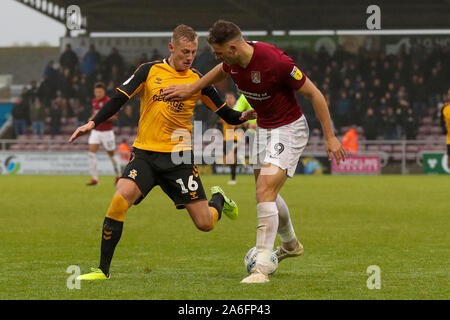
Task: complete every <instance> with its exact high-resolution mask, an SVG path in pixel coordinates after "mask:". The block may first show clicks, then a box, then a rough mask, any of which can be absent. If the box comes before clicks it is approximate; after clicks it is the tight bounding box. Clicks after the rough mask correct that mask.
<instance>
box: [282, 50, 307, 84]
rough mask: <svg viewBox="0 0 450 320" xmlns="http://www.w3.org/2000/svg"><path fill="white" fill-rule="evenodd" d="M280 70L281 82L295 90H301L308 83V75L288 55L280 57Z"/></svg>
mask: <svg viewBox="0 0 450 320" xmlns="http://www.w3.org/2000/svg"><path fill="white" fill-rule="evenodd" d="M278 70H279V77H280V80H281V82H282V83H284V84H285V85H287V86H289V87H290V88H292V89H294V90H298V89H300V88H301V87H302V86H303V84H304V83H305V81H306V75H305V74H304V73H303V72H302V71H301V70H300V68H299V67H298V66H297V65H296V64H295V62H294V61H293V60H292V58H291V57H289V56H288V55H287V54H286V53H283V54H282V55H281V56H280V61H279V68H278Z"/></svg>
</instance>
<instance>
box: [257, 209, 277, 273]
mask: <svg viewBox="0 0 450 320" xmlns="http://www.w3.org/2000/svg"><path fill="white" fill-rule="evenodd" d="M257 214H258V228H257V230H256V251H257V255H256V265H257V266H258V267H259V269H260V271H261V272H263V273H265V274H267V273H268V268H269V266H270V256H271V255H272V250H273V245H274V243H275V238H276V236H277V229H278V209H277V205H276V203H275V202H260V203H258V205H257Z"/></svg>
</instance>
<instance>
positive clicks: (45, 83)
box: [38, 75, 56, 108]
mask: <svg viewBox="0 0 450 320" xmlns="http://www.w3.org/2000/svg"><path fill="white" fill-rule="evenodd" d="M55 91H56V87H55V86H54V85H53V83H52V82H51V81H50V79H49V78H48V76H47V75H44V79H43V80H42V82H41V83H40V85H39V89H38V97H39V99H40V100H41V102H42V104H43V105H44V106H45V107H46V108H48V107H50V101H51V99H53V98H54V97H55Z"/></svg>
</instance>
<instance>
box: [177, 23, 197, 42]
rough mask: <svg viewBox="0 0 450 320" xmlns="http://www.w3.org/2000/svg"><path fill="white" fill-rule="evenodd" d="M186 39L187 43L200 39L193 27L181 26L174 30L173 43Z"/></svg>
mask: <svg viewBox="0 0 450 320" xmlns="http://www.w3.org/2000/svg"><path fill="white" fill-rule="evenodd" d="M182 38H184V39H186V40H187V41H195V40H197V38H198V35H197V33H195V31H194V29H192V28H191V27H189V26H187V25H185V24H180V25H179V26H177V27H176V28H175V29H174V30H173V34H172V43H174V42H178V41H179V40H180V39H182Z"/></svg>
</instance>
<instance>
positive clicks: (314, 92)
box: [163, 20, 345, 283]
mask: <svg viewBox="0 0 450 320" xmlns="http://www.w3.org/2000/svg"><path fill="white" fill-rule="evenodd" d="M207 40H208V42H209V44H210V45H211V47H212V50H213V51H214V54H215V56H216V59H218V60H221V61H222V63H220V64H218V65H217V66H216V67H214V68H213V69H212V70H211V71H209V72H208V73H207V74H206V75H204V77H202V78H201V79H200V80H198V81H197V82H195V83H193V84H190V85H183V86H170V87H168V88H166V89H165V90H164V92H163V93H164V94H165V95H166V97H167V98H168V99H174V100H177V99H180V100H182V99H185V98H187V97H189V96H191V95H192V94H194V93H195V92H197V91H199V90H201V89H202V88H204V87H206V86H208V85H211V84H213V83H216V82H219V81H222V80H224V79H226V78H228V77H231V78H232V80H233V81H234V83H235V84H236V87H237V90H238V93H242V94H244V96H245V97H246V98H247V100H248V102H249V103H250V105H251V106H252V107H253V109H254V110H250V111H246V112H244V113H243V115H242V116H243V117H244V116H245V115H246V113H253V112H256V114H257V123H258V128H257V132H256V137H255V141H254V143H253V152H252V163H253V166H254V167H253V168H254V175H255V180H256V198H257V202H258V204H257V217H258V228H257V235H256V249H257V256H256V266H255V268H254V269H253V270H252V273H251V274H250V275H249V276H248V277H246V278H245V279H243V280H242V281H241V282H242V283H262V282H268V281H269V277H268V274H269V273H271V272H272V271H274V270H271V268H273V264H271V262H270V258H271V254H272V250H273V246H274V243H275V238H276V235H277V233H278V234H279V235H280V238H281V242H282V245H281V246H280V247H278V248H277V251H276V255H277V258H278V261H281V260H283V259H284V258H288V257H296V256H299V255H301V254H302V253H303V246H302V245H301V243H300V242H299V241H298V239H297V237H296V235H295V232H294V228H293V226H292V222H291V219H290V215H289V209H288V207H287V205H286V203H285V202H284V200H283V199H282V198H281V196H280V195H279V191H280V189H281V187H282V186H283V184H284V183H285V181H286V179H287V178H288V177H292V176H293V175H294V173H295V169H296V167H297V164H298V161H299V158H300V155H301V154H302V152H303V150H304V148H305V146H306V144H307V141H308V136H309V128H308V124H307V121H306V119H305V116H304V115H303V113H302V110H301V107H300V105H299V104H298V102H297V99H296V96H295V94H296V92H298V93H299V94H301V95H302V96H304V97H306V98H307V99H309V100H310V101H311V103H312V105H313V107H314V111H315V113H316V115H317V118H318V119H319V121H320V123H321V125H322V130H323V133H324V139H325V149H326V152H327V154H328V158H329V160H331V158H332V156H334V157H335V158H336V161H337V163H338V164H339V162H340V161H341V160H342V161H343V160H345V150H344V148H343V147H342V144H341V143H340V142H339V140H338V139H337V138H336V136H335V134H334V132H333V129H332V123H331V117H330V113H329V111H328V106H327V104H326V101H325V98H324V96H323V95H322V93H321V92H320V91H319V90H318V89H317V88H316V86H315V85H314V84H313V83H312V82H311V81H310V80H309V79H308V78H307V77H306V75H305V74H304V73H302V71H301V70H300V68H299V67H298V66H297V65H296V64H295V63H294V61H293V60H292V59H291V58H290V57H289V56H288V55H287V54H286V53H285V52H283V51H282V50H280V49H278V48H277V47H275V46H273V45H270V44H267V43H263V42H250V41H246V40H245V39H244V38H243V36H242V33H241V31H240V29H239V27H238V26H236V25H235V24H234V23H232V22H229V21H225V20H218V21H216V22H215V23H214V25H213V26H212V28H211V29H210V30H209V36H208V39H207Z"/></svg>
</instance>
